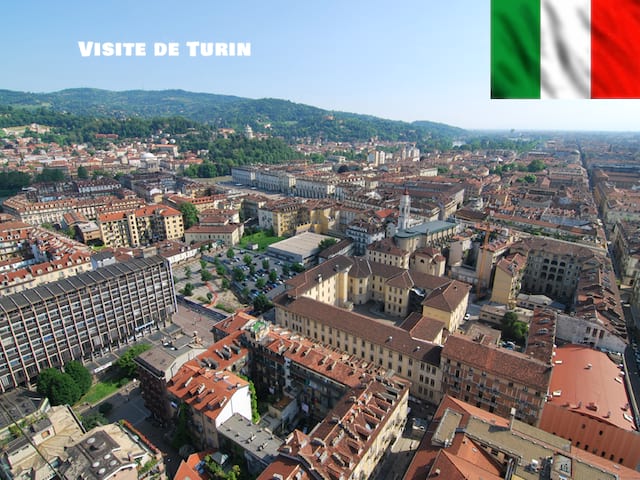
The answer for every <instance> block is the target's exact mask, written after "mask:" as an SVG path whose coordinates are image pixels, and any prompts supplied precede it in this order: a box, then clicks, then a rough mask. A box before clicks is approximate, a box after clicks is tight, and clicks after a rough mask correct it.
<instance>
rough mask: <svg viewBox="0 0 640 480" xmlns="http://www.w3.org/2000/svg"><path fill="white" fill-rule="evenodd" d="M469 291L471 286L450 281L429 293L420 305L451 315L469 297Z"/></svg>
mask: <svg viewBox="0 0 640 480" xmlns="http://www.w3.org/2000/svg"><path fill="white" fill-rule="evenodd" d="M470 290H471V285H469V284H468V283H463V282H459V281H458V280H451V281H450V282H449V283H447V284H446V285H443V286H442V287H438V288H436V289H435V290H433V291H432V292H431V293H429V295H427V298H425V299H424V301H423V302H422V305H424V306H427V307H430V308H435V309H436V310H441V311H443V312H447V313H451V312H454V311H455V310H456V308H458V306H459V305H460V304H461V303H462V302H463V301H464V299H465V298H466V297H467V296H468V295H469V291H470Z"/></svg>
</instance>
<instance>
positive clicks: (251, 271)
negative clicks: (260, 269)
mask: <svg viewBox="0 0 640 480" xmlns="http://www.w3.org/2000/svg"><path fill="white" fill-rule="evenodd" d="M255 274H256V266H255V265H254V264H253V263H252V264H251V265H249V275H255Z"/></svg>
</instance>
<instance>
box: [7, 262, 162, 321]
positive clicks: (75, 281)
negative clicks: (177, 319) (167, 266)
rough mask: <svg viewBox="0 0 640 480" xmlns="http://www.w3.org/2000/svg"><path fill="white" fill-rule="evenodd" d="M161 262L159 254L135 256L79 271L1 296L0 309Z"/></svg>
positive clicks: (42, 298)
mask: <svg viewBox="0 0 640 480" xmlns="http://www.w3.org/2000/svg"><path fill="white" fill-rule="evenodd" d="M163 263H164V259H163V258H162V257H159V256H154V257H149V258H136V259H133V260H130V261H127V262H122V263H116V264H113V265H108V266H106V267H102V268H99V269H97V270H94V271H91V272H85V273H80V274H78V275H76V276H74V277H69V278H65V279H62V280H58V281H56V282H51V283H47V284H45V285H39V286H37V287H34V288H32V289H29V290H25V291H24V292H19V293H14V294H12V295H6V296H3V297H1V298H0V311H4V312H10V311H12V310H16V309H22V308H26V307H29V306H31V305H32V304H34V303H38V302H40V301H43V300H48V299H52V298H55V297H58V296H63V295H65V294H67V293H69V292H73V291H76V290H80V289H83V288H86V287H87V286H91V285H99V284H101V283H104V282H107V281H109V280H112V279H115V278H118V277H122V276H124V275H127V274H131V273H136V272H139V271H144V270H146V269H147V268H150V267H154V266H157V265H162V264H163Z"/></svg>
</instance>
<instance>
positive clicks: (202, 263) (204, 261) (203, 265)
mask: <svg viewBox="0 0 640 480" xmlns="http://www.w3.org/2000/svg"><path fill="white" fill-rule="evenodd" d="M203 247H204V245H203ZM207 265H208V264H207V261H206V260H202V259H200V269H201V270H203V269H205V268H207Z"/></svg>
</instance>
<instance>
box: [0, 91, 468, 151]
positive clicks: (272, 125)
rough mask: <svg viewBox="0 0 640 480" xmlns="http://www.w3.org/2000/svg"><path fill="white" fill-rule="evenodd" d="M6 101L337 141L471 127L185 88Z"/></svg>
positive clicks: (9, 94)
mask: <svg viewBox="0 0 640 480" xmlns="http://www.w3.org/2000/svg"><path fill="white" fill-rule="evenodd" d="M0 105H8V106H12V107H16V108H27V109H34V108H49V109H52V110H54V111H58V112H68V113H72V114H75V115H82V116H91V117H116V118H129V117H142V118H152V117H171V116H181V117H185V118H187V119H190V120H194V121H198V122H202V123H206V124H209V125H212V126H215V127H230V128H235V129H241V128H244V126H245V125H250V126H251V127H252V128H253V129H254V130H255V131H257V132H260V131H266V130H269V131H270V132H271V133H272V134H273V135H281V136H283V137H285V138H288V139H292V138H303V137H311V138H318V137H320V138H322V139H324V140H333V141H350V140H366V139H368V138H372V137H378V138H380V139H382V140H406V141H415V142H424V141H429V140H434V139H444V138H453V137H460V136H463V135H465V133H466V131H465V130H463V129H461V128H458V127H453V126H450V125H446V124H443V123H437V122H429V121H416V122H412V123H409V122H401V121H396V120H387V119H382V118H379V117H374V116H371V115H360V114H355V113H347V112H335V111H328V110H323V109H321V108H317V107H312V106H309V105H305V104H300V103H293V102H290V101H288V100H280V99H273V98H263V99H257V100H254V99H249V98H243V97H236V96H232V95H217V94H212V93H194V92H188V91H184V90H157V91H147V90H127V91H121V92H115V91H110V90H100V89H95V88H73V89H67V90H61V91H58V92H51V93H29V92H17V91H12V90H0Z"/></svg>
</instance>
